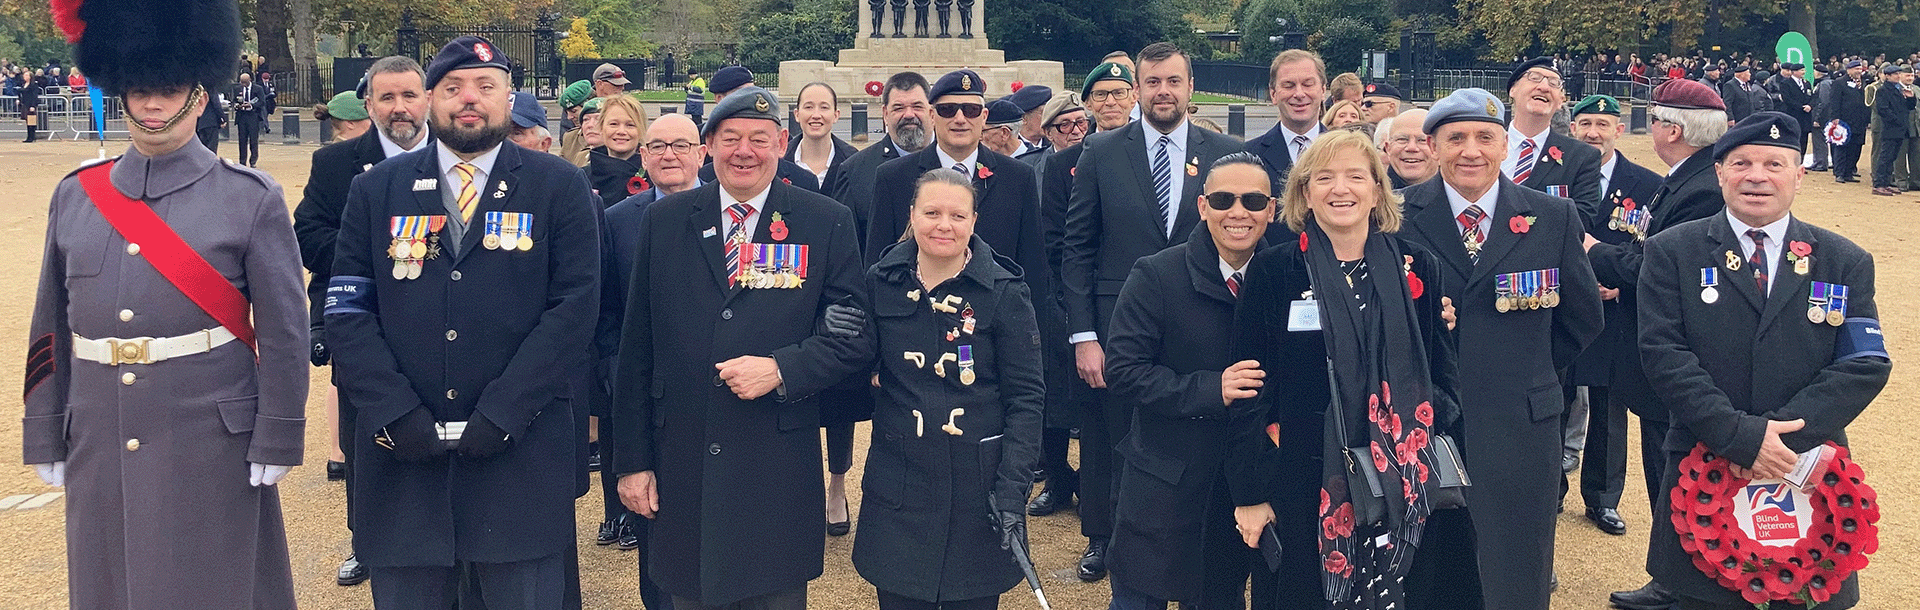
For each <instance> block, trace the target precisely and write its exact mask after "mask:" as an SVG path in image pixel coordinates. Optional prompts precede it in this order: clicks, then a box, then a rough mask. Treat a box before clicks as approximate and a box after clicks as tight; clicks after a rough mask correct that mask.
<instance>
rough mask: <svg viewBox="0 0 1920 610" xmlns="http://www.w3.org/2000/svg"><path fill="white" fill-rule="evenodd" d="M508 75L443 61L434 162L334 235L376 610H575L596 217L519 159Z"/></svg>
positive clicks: (486, 58) (387, 186)
mask: <svg viewBox="0 0 1920 610" xmlns="http://www.w3.org/2000/svg"><path fill="white" fill-rule="evenodd" d="M508 65H509V64H508V62H507V59H506V57H505V54H504V53H502V52H501V51H500V50H498V48H496V47H494V46H493V43H491V42H488V41H487V40H486V39H483V38H479V37H474V36H462V37H460V38H456V39H454V40H453V41H452V42H449V43H447V46H445V47H443V48H442V49H441V50H440V52H439V54H438V55H436V56H434V59H433V61H432V62H430V63H429V65H428V69H427V75H426V81H425V85H426V87H427V88H428V99H429V101H430V104H431V114H430V115H429V117H430V122H431V124H432V125H433V133H434V136H435V137H436V138H437V140H436V143H435V145H434V146H431V147H428V148H426V149H423V150H419V151H416V152H412V153H408V154H405V155H402V156H399V157H396V158H394V159H393V160H392V161H390V162H385V163H380V164H378V165H376V166H374V168H373V169H371V170H367V171H366V172H365V173H363V174H362V175H361V177H360V178H358V179H356V180H354V181H353V186H352V187H351V189H350V191H349V193H348V196H347V208H346V212H345V214H344V215H343V216H342V218H341V222H340V231H339V235H338V243H339V245H338V248H337V250H336V253H335V258H334V263H333V269H332V271H333V278H332V280H331V281H330V282H329V284H328V287H327V306H326V318H327V330H328V337H329V339H330V341H331V342H332V343H333V345H332V346H331V348H332V350H333V352H334V354H335V355H337V358H336V360H335V365H334V366H335V368H336V373H335V375H336V377H337V378H338V379H340V384H341V386H340V388H341V391H342V392H343V393H344V395H345V397H346V398H347V399H348V400H350V401H352V402H353V404H354V405H355V406H357V407H358V408H359V415H358V417H357V418H356V420H355V422H354V434H355V435H357V436H358V437H359V438H361V439H371V440H372V441H373V442H370V443H356V447H355V448H354V467H353V468H354V470H353V476H354V478H355V479H357V482H356V484H355V486H354V489H353V492H352V493H353V496H354V502H353V507H352V511H351V513H352V514H351V518H352V519H353V523H354V548H355V550H356V551H357V552H358V553H359V556H360V559H361V561H362V562H364V563H365V564H366V565H367V566H368V567H369V568H370V569H371V571H372V573H373V600H374V605H375V607H376V608H381V609H388V608H446V607H449V606H451V605H452V604H453V602H454V597H455V594H454V591H455V589H456V586H457V585H459V584H460V582H461V580H462V576H463V575H464V576H465V578H466V579H469V580H470V585H469V587H468V589H469V590H475V589H477V591H478V593H480V594H482V595H484V597H485V598H486V605H487V607H488V608H491V609H492V610H511V609H522V608H524V609H532V608H543V609H544V608H560V607H564V606H566V605H568V604H566V603H565V601H563V600H564V599H565V597H566V595H567V592H568V591H567V590H568V588H569V583H568V580H569V576H568V575H569V569H570V568H569V566H568V562H569V560H570V558H571V553H572V552H573V544H574V510H573V500H574V498H575V497H576V495H578V493H579V490H580V489H581V488H582V487H583V486H582V485H581V483H580V482H579V481H578V479H577V477H579V476H580V475H579V473H580V472H582V470H581V469H582V468H583V464H584V461H583V459H584V455H583V453H582V447H581V440H582V438H581V435H582V431H581V429H580V426H581V425H582V424H583V423H584V422H583V420H582V419H576V416H575V409H576V408H585V405H576V404H574V402H573V400H572V399H570V397H574V396H583V395H585V388H586V385H585V384H587V383H589V380H588V379H587V373H588V372H589V371H591V370H592V369H591V367H590V366H589V363H588V362H587V361H586V360H587V351H586V350H583V349H580V348H581V346H583V345H587V344H588V342H589V341H590V340H591V338H592V333H593V325H594V322H595V316H596V313H597V311H598V307H599V287H600V284H599V269H600V266H599V264H598V263H599V251H600V239H599V230H598V225H599V221H598V219H597V218H596V214H597V211H596V210H597V209H598V208H597V207H596V204H595V202H594V198H593V194H592V191H591V190H590V189H589V188H588V186H587V180H586V176H585V175H584V174H582V173H581V171H580V170H579V168H576V167H574V166H572V165H569V164H567V163H566V162H565V161H564V160H562V159H560V158H558V157H555V156H551V155H544V154H533V153H530V152H528V151H527V150H525V149H523V148H520V147H519V146H517V145H513V144H510V143H507V142H506V139H507V135H508V133H509V130H510V128H509V125H510V124H509V119H508V117H509V110H508V108H509V103H510V102H509V99H510V98H509V97H508V90H509V89H508V85H507V82H508ZM476 304H484V305H483V306H476ZM462 606H463V607H464V606H466V604H462Z"/></svg>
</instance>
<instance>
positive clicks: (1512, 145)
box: [1500, 125, 1553, 178]
mask: <svg viewBox="0 0 1920 610" xmlns="http://www.w3.org/2000/svg"><path fill="white" fill-rule="evenodd" d="M1552 130H1553V128H1552V127H1551V126H1549V127H1548V128H1547V129H1542V130H1540V133H1536V134H1533V135H1527V134H1524V133H1520V130H1519V129H1516V128H1514V127H1513V125H1507V158H1506V160H1504V161H1501V162H1500V173H1502V174H1506V176H1507V177H1508V178H1512V177H1513V173H1514V172H1515V171H1518V170H1519V168H1520V147H1521V146H1522V144H1523V143H1524V141H1526V140H1532V141H1533V158H1534V160H1535V161H1538V160H1539V159H1540V154H1541V153H1543V152H1545V150H1546V148H1547V132H1550V131H1552Z"/></svg>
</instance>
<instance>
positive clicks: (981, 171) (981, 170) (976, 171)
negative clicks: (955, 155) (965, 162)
mask: <svg viewBox="0 0 1920 610" xmlns="http://www.w3.org/2000/svg"><path fill="white" fill-rule="evenodd" d="M973 175H975V176H978V177H979V178H980V179H981V180H986V179H988V178H992V177H993V170H991V169H987V164H985V163H977V162H976V163H974V164H973Z"/></svg>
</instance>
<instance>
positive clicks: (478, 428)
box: [456, 411, 512, 458]
mask: <svg viewBox="0 0 1920 610" xmlns="http://www.w3.org/2000/svg"><path fill="white" fill-rule="evenodd" d="M511 444H512V443H511V442H510V439H508V438H507V433H506V431H504V430H501V429H500V426H496V425H494V423H493V420H490V419H487V416H485V415H481V414H480V412H479V411H474V412H473V416H472V417H470V418H468V419H467V429H466V431H465V432H461V433H460V445H459V446H458V447H457V448H456V450H457V451H459V452H460V457H466V458H483V457H491V456H495V455H499V454H500V452H502V451H506V450H507V447H508V446H509V445H511Z"/></svg>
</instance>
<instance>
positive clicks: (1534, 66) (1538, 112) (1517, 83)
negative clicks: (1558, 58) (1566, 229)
mask: <svg viewBox="0 0 1920 610" xmlns="http://www.w3.org/2000/svg"><path fill="white" fill-rule="evenodd" d="M1560 86H1561V81H1560V73H1559V72H1555V71H1554V69H1553V58H1551V57H1536V58H1534V59H1532V60H1529V61H1527V62H1525V63H1522V64H1520V67H1519V68H1515V69H1514V71H1513V74H1512V75H1509V76H1508V77H1507V99H1508V100H1511V101H1512V102H1513V120H1512V122H1511V123H1509V124H1508V125H1507V160H1506V161H1504V162H1502V163H1501V164H1500V171H1501V173H1503V174H1506V177H1507V179H1509V180H1512V181H1513V183H1514V184H1518V185H1520V186H1524V187H1527V188H1530V189H1533V190H1536V191H1540V192H1542V193H1546V194H1548V195H1553V196H1555V197H1559V198H1562V199H1572V200H1573V202H1574V209H1577V210H1579V211H1580V214H1581V218H1582V219H1583V220H1584V221H1585V223H1586V225H1588V226H1591V225H1592V224H1593V223H1594V222H1596V221H1597V220H1598V219H1599V218H1600V217H1601V214H1602V212H1601V210H1600V153H1599V152H1596V151H1595V150H1594V149H1593V147H1591V146H1581V145H1580V142H1579V141H1578V140H1574V139H1573V138H1569V137H1567V136H1563V135H1560V134H1559V133H1555V132H1554V131H1553V115H1554V113H1556V112H1559V111H1560V108H1561V107H1562V106H1565V105H1566V103H1567V94H1566V91H1565V90H1563V89H1561V88H1560Z"/></svg>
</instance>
